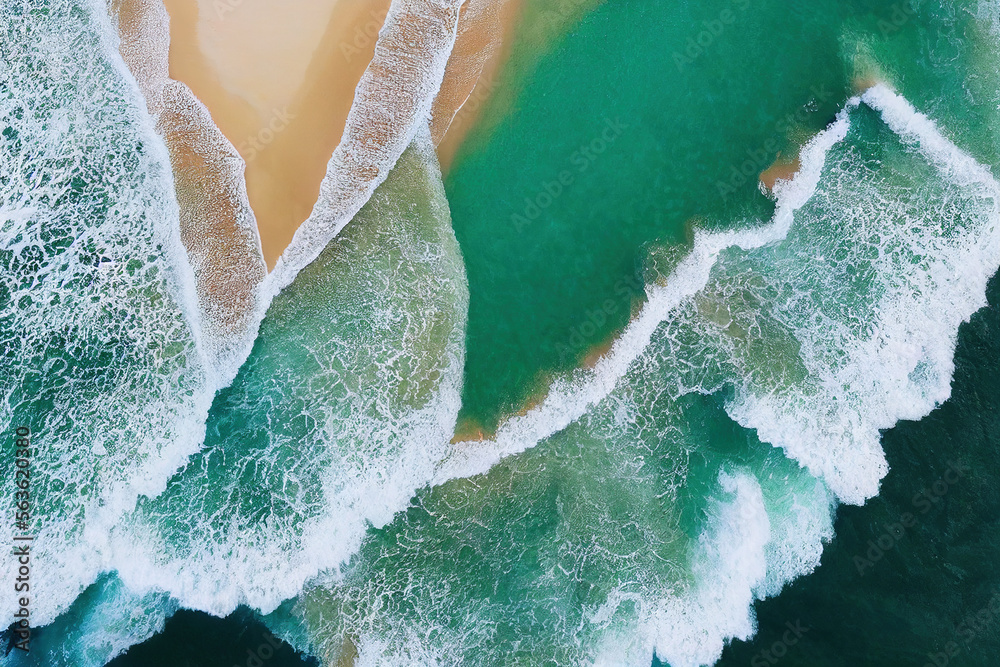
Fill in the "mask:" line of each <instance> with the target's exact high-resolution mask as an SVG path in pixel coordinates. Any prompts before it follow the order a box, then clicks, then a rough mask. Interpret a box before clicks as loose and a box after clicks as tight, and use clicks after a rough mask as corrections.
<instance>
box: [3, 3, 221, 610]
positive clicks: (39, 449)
mask: <svg viewBox="0 0 1000 667" xmlns="http://www.w3.org/2000/svg"><path fill="white" fill-rule="evenodd" d="M0 33H2V35H0V37H2V40H3V43H4V45H5V46H4V48H5V50H6V56H5V58H4V59H3V62H2V63H0V78H2V79H3V81H4V87H3V90H2V92H0V128H3V129H2V131H0V174H2V176H0V190H2V191H0V202H3V203H2V204H0V263H2V265H3V271H0V274H2V276H0V300H2V301H3V303H4V304H5V305H4V306H3V307H2V308H0V312H2V313H3V315H2V317H0V348H2V349H3V351H4V353H3V359H4V361H3V369H2V371H3V372H2V376H3V377H2V379H0V396H2V399H3V402H2V404H0V422H2V423H3V424H5V426H4V429H5V431H6V432H11V430H12V429H13V427H14V426H19V425H28V426H30V427H31V429H32V432H33V446H34V448H35V452H34V455H33V458H32V472H33V474H32V477H31V479H32V488H31V493H32V498H33V514H34V523H33V524H32V526H31V527H30V528H31V529H32V530H33V531H35V532H36V533H37V541H36V542H35V547H33V562H34V566H35V567H34V570H33V575H34V576H33V579H32V582H31V583H32V592H33V595H32V614H33V616H34V618H35V623H38V624H43V623H47V622H49V621H51V620H52V619H54V618H55V617H56V616H57V615H58V614H59V613H60V612H62V611H63V610H65V609H66V608H67V607H68V605H69V604H70V603H71V602H72V600H73V599H74V598H75V597H76V596H77V594H79V593H80V592H81V591H82V590H83V589H84V588H85V587H86V586H87V585H89V584H90V583H91V582H93V581H94V580H95V578H96V577H97V574H98V573H99V572H100V571H101V570H103V569H106V568H107V567H108V562H109V558H110V554H109V551H108V545H107V543H106V536H107V531H108V530H109V527H110V525H112V524H114V523H115V522H116V521H117V520H118V519H119V518H120V517H121V515H122V514H124V513H126V512H128V511H130V510H131V509H132V508H133V506H134V505H135V503H136V500H137V498H138V497H139V496H141V495H149V496H153V495H156V494H157V493H159V492H160V491H162V490H163V488H164V487H165V486H166V481H167V479H168V478H169V477H170V476H171V475H172V474H173V473H174V472H175V471H176V470H177V469H178V468H179V467H180V465H181V464H182V463H183V462H184V460H185V459H186V457H187V456H188V455H190V454H191V453H193V452H194V451H196V450H197V448H198V446H199V444H200V442H201V439H202V435H203V433H204V420H205V415H206V414H207V410H208V405H209V403H210V401H211V393H212V391H211V384H212V372H211V368H210V367H209V365H208V364H206V362H205V354H204V348H203V347H202V344H201V340H200V338H199V336H198V326H197V322H198V314H197V306H196V301H195V294H194V289H193V277H192V275H191V270H190V267H189V266H188V264H187V262H186V259H185V257H184V250H183V247H182V246H181V244H180V240H179V238H178V232H177V215H178V213H177V207H176V204H175V202H174V201H173V199H172V194H171V180H170V174H169V171H168V168H167V165H168V161H167V158H166V152H165V151H164V149H163V146H162V144H160V143H159V142H157V141H156V139H155V135H154V134H153V130H152V124H151V122H150V119H149V117H148V116H147V115H146V114H145V113H144V112H143V111H142V110H141V104H142V103H141V100H140V99H139V97H138V94H137V91H135V90H134V88H133V87H132V86H131V85H130V83H129V81H128V79H127V78H126V75H125V74H124V67H123V66H122V65H121V63H120V61H119V60H117V59H116V58H111V57H109V56H108V54H109V53H111V52H112V51H111V49H113V37H112V34H113V33H112V30H111V26H110V25H109V24H108V21H107V16H106V13H105V9H104V7H103V6H96V5H93V4H89V3H87V4H84V5H82V6H81V5H79V4H77V3H71V2H53V3H49V4H48V5H47V7H46V12H44V13H40V12H30V13H29V12H27V11H25V12H24V13H20V12H17V11H9V12H3V13H2V14H0ZM12 530H13V526H11V525H10V524H9V523H8V522H4V523H3V526H2V528H0V536H2V537H3V539H5V540H7V541H8V542H9V540H10V537H11V531H12ZM4 562H5V566H4V567H5V576H9V577H10V578H11V579H13V575H12V574H11V571H12V570H10V568H11V567H13V566H14V564H15V562H14V560H13V559H6V560H5V561H4ZM12 604H14V599H13V598H12V597H9V596H8V597H7V598H5V599H4V600H3V601H2V602H0V613H2V614H7V615H8V618H9V614H11V613H13V610H12V608H11V605H12Z"/></svg>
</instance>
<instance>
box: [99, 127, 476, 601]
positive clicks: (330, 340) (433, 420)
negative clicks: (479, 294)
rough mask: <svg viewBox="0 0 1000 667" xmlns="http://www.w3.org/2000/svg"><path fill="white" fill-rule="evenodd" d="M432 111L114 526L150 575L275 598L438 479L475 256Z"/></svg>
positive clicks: (149, 584)
mask: <svg viewBox="0 0 1000 667" xmlns="http://www.w3.org/2000/svg"><path fill="white" fill-rule="evenodd" d="M436 164H437V163H436V158H435V156H434V153H433V148H432V146H431V144H430V136H429V134H428V132H427V130H426V128H425V130H424V132H423V133H421V134H420V135H418V137H417V140H416V141H415V144H414V147H413V148H412V149H411V150H410V151H408V152H407V153H405V154H404V156H403V157H402V158H401V159H400V161H399V162H398V163H397V165H396V168H395V169H394V170H393V172H392V174H391V175H390V177H389V179H387V180H386V181H385V182H384V183H383V184H382V186H380V188H379V189H378V190H377V191H376V193H375V195H374V196H373V198H372V199H371V200H370V201H369V202H368V204H366V205H365V207H364V208H363V209H362V211H361V212H360V213H359V214H358V216H357V218H356V221H355V223H356V224H354V225H352V226H351V227H350V228H348V229H347V230H346V231H345V232H344V233H342V234H341V235H340V236H338V238H337V239H336V240H335V241H334V242H333V243H331V244H330V246H329V247H327V248H326V249H325V250H324V251H323V253H322V254H321V255H320V257H319V258H318V259H317V260H316V261H315V262H313V263H312V264H310V265H309V266H308V267H306V269H304V270H303V271H302V272H301V273H300V274H299V276H298V277H297V278H296V280H295V282H294V283H293V284H292V285H290V286H289V287H288V288H286V290H284V291H283V292H282V293H281V294H280V295H279V296H278V297H277V298H276V299H275V301H274V303H273V304H272V305H271V309H270V310H269V312H268V315H267V317H266V318H265V320H264V322H263V323H262V325H261V335H260V337H259V338H258V341H257V343H256V345H255V347H254V351H253V352H252V353H251V356H250V359H249V360H248V361H247V363H246V364H245V365H244V366H243V368H242V369H241V370H240V373H239V375H238V376H237V378H236V380H235V381H234V383H233V384H232V385H231V386H230V387H228V388H227V389H225V390H224V391H222V392H221V393H220V394H219V396H218V398H217V400H216V403H215V405H214V406H213V409H212V411H211V413H210V416H209V420H208V426H207V436H206V439H205V445H204V448H203V449H202V451H200V452H199V453H198V454H197V455H195V456H194V457H193V458H192V459H191V461H190V462H189V464H188V466H187V467H186V468H185V469H184V471H182V472H181V473H180V474H179V475H177V476H176V477H175V478H174V479H173V480H172V481H171V484H170V487H169V488H168V489H167V490H166V491H165V492H164V493H162V494H160V495H159V496H158V497H156V498H149V499H143V500H142V501H141V502H140V503H139V505H138V507H137V510H136V512H135V513H134V514H133V515H131V516H130V517H129V518H128V519H127V520H126V521H123V522H121V523H120V524H119V525H118V526H117V527H115V528H114V530H113V531H112V537H111V541H112V544H113V545H114V547H115V553H116V554H118V556H119V557H118V558H117V559H116V561H115V563H114V566H115V569H116V570H117V571H118V574H119V576H120V577H121V579H122V580H123V581H124V582H125V584H126V585H127V586H129V587H130V588H132V589H133V590H136V591H144V590H149V589H150V588H152V589H156V590H162V591H167V592H168V593H170V595H171V596H172V597H173V598H174V599H176V600H178V601H179V602H180V603H181V604H182V605H183V606H184V607H187V608H191V609H199V610H204V611H208V612H211V613H214V614H217V615H225V614H228V613H230V612H232V611H233V610H234V609H235V608H236V606H237V605H239V604H247V605H249V606H251V607H253V608H255V609H259V610H262V611H265V612H267V611H270V610H272V609H274V608H275V607H277V606H278V604H280V603H281V602H282V601H283V600H285V599H287V598H289V597H292V596H294V595H295V594H296V593H297V592H298V591H299V590H300V589H301V587H302V585H303V583H304V582H305V581H306V580H307V579H309V578H311V577H313V576H315V575H316V574H317V573H319V572H320V571H323V570H326V569H331V568H336V567H338V566H339V565H340V564H341V563H342V562H344V561H346V560H347V559H348V558H349V557H350V555H351V554H352V553H353V552H354V551H356V550H357V548H358V546H359V544H360V542H361V540H362V538H363V536H364V534H365V531H366V530H367V529H368V527H369V526H370V525H376V526H379V525H384V524H385V523H387V522H389V521H390V520H391V519H392V517H393V515H394V514H395V513H396V512H398V511H399V510H401V509H403V508H404V507H405V506H406V504H407V503H408V501H409V499H410V498H411V496H412V494H413V491H414V490H415V489H416V488H419V487H420V486H423V485H425V484H426V483H427V481H428V480H429V479H430V477H431V475H432V473H433V465H434V463H436V462H437V461H438V460H439V459H440V458H441V456H442V455H443V450H444V447H445V443H446V442H447V441H448V439H449V438H450V437H451V433H453V432H454V428H455V422H456V419H457V415H458V407H459V395H460V390H461V377H462V369H463V363H464V338H465V317H466V310H467V303H468V295H467V291H466V282H465V273H464V266H463V263H462V259H461V255H460V253H459V250H458V245H457V241H456V240H455V237H454V234H453V233H452V231H451V219H450V216H449V213H448V206H447V202H446V200H445V197H444V191H443V187H442V186H441V182H440V174H439V172H438V171H437V167H436Z"/></svg>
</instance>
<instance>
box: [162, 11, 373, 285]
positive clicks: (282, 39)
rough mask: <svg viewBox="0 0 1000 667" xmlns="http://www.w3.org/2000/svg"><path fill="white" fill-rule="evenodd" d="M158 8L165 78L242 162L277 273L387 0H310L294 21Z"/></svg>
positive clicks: (313, 194)
mask: <svg viewBox="0 0 1000 667" xmlns="http://www.w3.org/2000/svg"><path fill="white" fill-rule="evenodd" d="M164 4H165V6H166V9H167V12H168V14H169V15H170V18H171V21H170V51H169V53H170V69H169V71H170V76H171V78H174V79H176V80H178V81H181V82H183V83H185V84H187V86H188V87H190V88H191V90H192V91H193V93H194V94H195V96H196V97H197V98H198V99H199V100H201V102H202V103H203V104H205V106H206V107H207V108H208V110H209V112H210V113H211V116H212V120H213V121H214V122H215V124H216V125H217V126H218V128H219V130H221V132H222V134H223V135H225V137H226V138H227V139H228V140H229V141H230V142H231V143H232V144H233V146H234V147H235V148H236V149H237V151H238V152H239V154H240V156H241V157H242V158H243V160H244V162H245V163H246V170H245V179H246V189H247V196H248V198H249V202H250V206H251V208H252V209H253V212H254V214H255V217H256V220H257V228H258V233H259V234H260V239H261V247H262V250H263V253H264V258H265V261H266V262H267V267H268V269H269V270H270V269H273V268H274V265H275V263H276V262H277V260H278V257H280V256H281V254H282V253H283V252H284V250H285V248H286V247H287V246H288V244H289V243H290V242H291V239H292V236H293V235H294V234H295V231H296V230H297V229H298V228H299V226H300V225H301V224H302V223H303V222H304V221H305V220H306V219H307V218H308V217H309V215H310V214H311V212H312V209H313V207H314V205H315V204H316V201H317V199H318V198H319V193H320V184H321V182H322V181H323V178H324V177H325V175H326V168H327V164H328V163H329V161H330V157H331V156H332V155H333V152H334V150H335V149H336V147H337V145H338V144H339V143H340V141H341V138H342V136H343V134H344V128H345V126H346V123H347V116H348V113H349V112H350V109H351V105H352V103H353V102H354V92H355V88H356V87H357V85H358V82H359V81H360V80H361V76H362V75H363V74H364V71H365V69H366V68H367V66H368V64H369V62H370V61H371V59H372V56H373V55H374V53H375V43H376V41H377V35H378V29H379V28H381V27H382V24H383V21H384V19H385V16H386V14H387V13H388V9H389V1H388V0H377V1H375V2H372V1H369V0H315V1H314V2H313V3H311V4H309V5H307V6H305V10H304V11H302V12H301V13H300V14H298V15H297V16H295V17H294V20H289V19H288V16H287V14H283V13H281V11H280V8H275V7H273V6H270V5H261V4H259V3H256V2H254V3H251V0H228V1H227V2H221V3H209V2H207V1H206V0H164ZM268 10H270V11H268ZM279 19H280V20H279ZM300 32H302V33H303V34H301V35H299V34H298V33H300ZM248 56H249V57H248Z"/></svg>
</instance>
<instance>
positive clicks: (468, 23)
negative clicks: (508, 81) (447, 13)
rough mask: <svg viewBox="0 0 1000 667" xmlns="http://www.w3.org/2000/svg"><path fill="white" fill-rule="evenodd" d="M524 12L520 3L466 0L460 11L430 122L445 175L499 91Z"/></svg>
mask: <svg viewBox="0 0 1000 667" xmlns="http://www.w3.org/2000/svg"><path fill="white" fill-rule="evenodd" d="M521 14H522V0H468V2H467V3H466V4H465V5H464V6H463V8H462V14H461V16H460V17H459V21H458V36H457V38H456V40H455V48H454V49H453V50H452V53H451V57H450V58H449V60H448V67H447V69H446V70H445V78H444V82H443V83H442V85H441V91H440V92H439V93H438V96H437V98H436V99H435V101H434V109H433V113H432V122H431V137H432V138H433V140H434V144H435V145H436V146H437V147H438V159H439V161H440V163H441V170H442V171H443V172H445V173H447V171H448V169H449V168H450V166H451V163H452V161H453V160H454V158H455V153H456V152H457V151H458V148H459V147H460V146H461V144H462V141H463V140H464V139H465V137H466V135H467V134H468V133H469V131H470V130H471V129H472V127H474V126H475V123H476V121H477V120H478V118H479V113H480V111H481V110H482V108H483V106H484V105H485V104H486V102H487V101H488V100H489V99H490V97H491V96H492V94H493V92H494V90H495V89H496V87H497V78H498V76H499V75H500V70H501V68H502V67H503V65H504V63H506V62H507V60H508V59H509V57H510V52H511V43H512V41H513V37H514V28H515V27H516V24H517V21H518V20H519V19H520V17H521Z"/></svg>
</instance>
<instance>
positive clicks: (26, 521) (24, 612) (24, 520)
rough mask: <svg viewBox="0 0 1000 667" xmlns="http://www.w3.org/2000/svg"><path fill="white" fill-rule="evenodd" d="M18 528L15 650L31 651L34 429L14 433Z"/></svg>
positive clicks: (15, 539) (23, 429) (22, 429)
mask: <svg viewBox="0 0 1000 667" xmlns="http://www.w3.org/2000/svg"><path fill="white" fill-rule="evenodd" d="M14 433H15V434H16V435H17V437H16V438H15V439H14V447H15V449H14V456H15V458H14V470H15V474H14V486H15V487H16V489H17V491H15V494H14V498H15V500H14V506H15V508H16V510H17V511H16V513H15V516H14V526H15V527H16V528H17V530H19V531H21V532H20V534H15V535H14V545H13V551H12V556H13V557H14V558H16V559H17V564H18V568H17V577H16V578H15V579H14V592H15V593H18V594H20V593H25V595H23V596H21V597H19V598H18V600H17V605H16V607H17V611H16V612H14V635H15V637H16V641H15V642H14V648H16V649H19V650H21V651H24V652H25V653H30V652H31V621H30V619H31V611H30V607H29V604H30V602H31V600H30V598H29V597H28V595H26V594H27V593H28V592H30V590H31V543H32V542H33V541H34V539H35V537H34V535H31V534H30V533H29V531H28V526H29V525H30V523H31V429H29V428H28V427H27V426H18V427H17V429H16V430H15V431H14Z"/></svg>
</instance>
